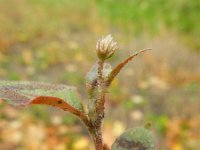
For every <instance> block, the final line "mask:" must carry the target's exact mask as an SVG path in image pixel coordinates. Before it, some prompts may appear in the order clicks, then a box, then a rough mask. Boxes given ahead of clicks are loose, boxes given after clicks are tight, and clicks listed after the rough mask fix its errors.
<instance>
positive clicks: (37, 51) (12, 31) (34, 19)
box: [0, 0, 200, 150]
mask: <svg viewBox="0 0 200 150" xmlns="http://www.w3.org/2000/svg"><path fill="white" fill-rule="evenodd" d="M199 16H200V1H199V0H148V1H145V0H85V1H83V0H73V1H71V0H59V1H55V0H0V79H1V80H5V79H6V80H33V81H42V82H50V83H64V84H68V85H75V86H77V87H78V89H79V92H80V93H81V94H82V96H83V97H84V99H83V102H84V103H86V91H85V89H84V88H85V83H84V79H85V78H84V76H85V75H86V73H87V71H89V69H90V67H91V66H92V64H93V63H94V62H95V61H96V55H95V44H96V41H97V40H98V38H100V37H101V36H102V35H107V34H108V33H111V34H112V35H113V37H114V39H116V40H117V41H118V42H119V46H120V49H119V51H118V52H116V55H115V57H113V58H112V60H111V64H112V65H115V64H116V63H117V61H120V60H122V58H123V57H124V58H125V56H127V55H129V54H130V53H131V52H133V51H134V50H138V49H143V48H152V49H153V51H152V52H147V53H145V54H143V55H140V56H138V57H137V58H136V59H135V60H134V61H133V62H131V63H130V64H129V65H128V67H127V68H126V69H124V70H123V71H122V72H121V73H120V76H119V78H118V79H117V80H115V81H114V84H113V85H112V87H111V89H110V91H109V94H108V97H107V102H106V118H105V122H104V128H103V130H104V139H105V141H106V143H108V144H109V145H111V144H112V143H113V141H114V139H115V138H116V137H117V136H119V135H120V134H121V133H122V132H123V131H124V130H125V129H127V128H129V127H134V126H138V125H143V124H145V123H146V122H149V121H150V122H152V128H153V131H154V133H155V137H156V140H157V142H158V145H159V149H160V150H198V149H199V148H200V21H199ZM65 149H69V150H89V149H92V143H91V142H90V139H89V137H88V133H87V131H86V129H85V128H84V127H83V125H82V124H81V123H80V122H79V121H78V119H77V118H75V117H74V116H72V115H70V114H65V113H64V112H63V111H61V110H57V109H54V108H50V107H48V106H32V107H27V108H15V107H12V106H10V105H7V104H4V103H3V102H2V101H0V150H65Z"/></svg>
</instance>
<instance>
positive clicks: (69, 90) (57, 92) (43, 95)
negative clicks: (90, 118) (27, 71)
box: [0, 81, 83, 113]
mask: <svg viewBox="0 0 200 150" xmlns="http://www.w3.org/2000/svg"><path fill="white" fill-rule="evenodd" d="M0 98H1V99H3V100H6V101H8V102H9V103H10V104H13V105H19V106H27V105H30V104H46V105H51V106H54V107H59V108H60V109H63V110H68V111H72V112H73V113H75V112H74V111H77V110H79V111H82V110H83V107H82V104H81V102H80V100H79V99H78V96H77V91H76V88H75V87H71V86H66V85H62V84H58V85H54V84H48V83H39V82H26V81H25V82H23V81H22V82H21V81H20V82H18V81H0ZM76 109H77V110H76Z"/></svg>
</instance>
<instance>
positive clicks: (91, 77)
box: [86, 63, 112, 84]
mask: <svg viewBox="0 0 200 150" xmlns="http://www.w3.org/2000/svg"><path fill="white" fill-rule="evenodd" d="M111 71H112V67H111V66H110V64H108V63H104V66H103V78H107V77H108V75H109V74H110V72H111ZM97 78H98V63H95V64H94V65H93V66H92V68H91V70H90V71H89V72H88V74H87V76H86V82H87V83H88V84H93V83H94V82H95V81H96V80H97Z"/></svg>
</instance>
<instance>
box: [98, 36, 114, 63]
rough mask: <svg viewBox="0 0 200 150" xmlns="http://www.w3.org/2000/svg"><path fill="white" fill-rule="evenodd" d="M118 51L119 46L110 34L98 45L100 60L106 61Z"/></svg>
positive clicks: (99, 41)
mask: <svg viewBox="0 0 200 150" xmlns="http://www.w3.org/2000/svg"><path fill="white" fill-rule="evenodd" d="M117 49H118V44H117V42H115V41H113V38H112V36H111V35H110V34H109V35H107V36H106V37H103V38H102V39H100V40H98V41H97V44H96V51H97V56H98V58H99V59H100V60H106V59H108V58H110V57H112V55H113V54H114V53H115V51H116V50H117Z"/></svg>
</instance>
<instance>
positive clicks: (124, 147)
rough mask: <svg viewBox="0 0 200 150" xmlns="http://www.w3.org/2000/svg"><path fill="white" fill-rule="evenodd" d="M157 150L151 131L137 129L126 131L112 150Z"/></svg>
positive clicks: (141, 128)
mask: <svg viewBox="0 0 200 150" xmlns="http://www.w3.org/2000/svg"><path fill="white" fill-rule="evenodd" d="M130 149H133V150H155V140H154V138H153V136H152V133H151V131H150V130H148V129H146V128H143V127H137V128H131V129H129V130H127V131H125V132H124V133H123V134H122V135H121V136H120V137H118V138H117V140H116V141H115V143H114V144H113V145H112V148H111V150H130Z"/></svg>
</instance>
